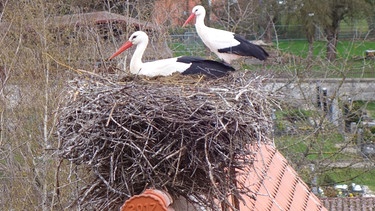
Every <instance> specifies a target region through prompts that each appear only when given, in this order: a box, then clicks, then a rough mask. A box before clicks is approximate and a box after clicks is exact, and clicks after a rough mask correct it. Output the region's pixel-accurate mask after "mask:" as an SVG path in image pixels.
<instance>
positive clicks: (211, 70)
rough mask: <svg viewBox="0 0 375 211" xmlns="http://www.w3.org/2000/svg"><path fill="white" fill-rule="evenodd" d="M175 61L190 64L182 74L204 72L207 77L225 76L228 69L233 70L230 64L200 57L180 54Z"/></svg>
mask: <svg viewBox="0 0 375 211" xmlns="http://www.w3.org/2000/svg"><path fill="white" fill-rule="evenodd" d="M177 62H182V63H186V64H191V66H190V67H189V68H188V69H186V70H185V71H184V72H183V73H182V74H183V75H189V74H204V75H207V76H209V77H213V78H218V77H222V76H225V75H226V74H227V73H228V72H230V71H235V69H234V68H233V67H232V66H230V65H228V64H226V63H223V62H217V61H213V60H208V59H203V58H200V57H190V56H182V57H179V58H178V59H177Z"/></svg>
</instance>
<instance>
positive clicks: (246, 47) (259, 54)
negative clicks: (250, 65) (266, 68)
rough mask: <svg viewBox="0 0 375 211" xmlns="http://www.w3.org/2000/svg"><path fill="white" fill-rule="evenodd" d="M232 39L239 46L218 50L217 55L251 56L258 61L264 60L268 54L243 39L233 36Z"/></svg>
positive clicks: (236, 35)
mask: <svg viewBox="0 0 375 211" xmlns="http://www.w3.org/2000/svg"><path fill="white" fill-rule="evenodd" d="M233 37H234V39H236V40H237V41H238V42H240V44H239V45H236V46H232V47H229V48H222V49H218V51H219V53H232V54H237V55H240V56H252V57H255V58H257V59H259V60H265V59H266V58H267V57H268V56H269V54H268V53H267V52H266V51H265V50H264V49H263V48H262V47H260V46H259V45H255V44H253V43H251V42H249V41H248V40H246V39H245V38H244V37H242V36H240V35H238V34H233Z"/></svg>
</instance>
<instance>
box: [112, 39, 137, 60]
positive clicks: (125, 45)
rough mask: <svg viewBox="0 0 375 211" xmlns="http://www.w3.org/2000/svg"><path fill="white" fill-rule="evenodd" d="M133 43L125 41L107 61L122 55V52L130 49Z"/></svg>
mask: <svg viewBox="0 0 375 211" xmlns="http://www.w3.org/2000/svg"><path fill="white" fill-rule="evenodd" d="M132 45H133V43H132V42H130V41H127V42H126V43H125V44H124V45H122V46H121V47H120V48H119V49H118V50H117V51H116V52H115V53H114V54H113V55H112V56H111V57H109V59H108V60H111V59H113V58H115V57H116V56H118V55H119V54H120V53H122V52H123V51H125V50H126V49H128V48H130V47H132Z"/></svg>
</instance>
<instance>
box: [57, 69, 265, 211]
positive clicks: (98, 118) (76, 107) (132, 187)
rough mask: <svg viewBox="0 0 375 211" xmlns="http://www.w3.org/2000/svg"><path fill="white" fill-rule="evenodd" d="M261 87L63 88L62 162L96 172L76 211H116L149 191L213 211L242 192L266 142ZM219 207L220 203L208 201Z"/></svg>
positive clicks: (162, 83) (196, 81)
mask: <svg viewBox="0 0 375 211" xmlns="http://www.w3.org/2000/svg"><path fill="white" fill-rule="evenodd" d="M262 82H263V79H262V78H257V77H251V76H247V75H246V74H244V73H236V74H232V75H230V76H228V77H224V78H221V79H216V80H208V79H204V78H203V79H202V78H201V77H197V76H180V75H174V76H172V77H161V78H153V79H145V78H141V77H135V78H130V80H129V78H128V79H126V80H124V79H123V80H116V81H114V80H110V79H104V78H101V77H96V76H90V77H87V76H86V77H80V78H77V79H75V80H73V81H71V82H70V83H69V87H68V91H69V93H70V94H69V95H67V96H68V98H69V99H68V100H67V103H66V104H65V105H64V106H63V107H62V108H61V109H60V118H59V122H58V127H57V129H58V137H59V140H60V142H61V148H60V150H59V155H60V156H61V157H62V158H63V159H68V160H69V161H71V162H72V163H74V164H75V165H80V166H83V167H84V168H86V169H87V170H89V171H90V172H91V173H92V177H91V181H89V183H87V184H86V185H85V186H84V187H82V188H81V192H80V194H79V197H78V198H79V199H78V200H77V201H76V203H77V204H78V206H80V207H81V208H86V209H92V208H94V209H98V210H101V209H110V210H111V209H118V208H119V207H120V206H121V205H122V204H123V203H124V202H125V200H127V199H128V198H129V197H131V196H132V195H135V194H139V193H141V192H142V191H143V190H144V189H146V188H159V189H163V190H167V191H168V192H169V193H170V194H171V195H172V196H176V197H177V196H183V197H185V198H186V199H187V200H189V201H191V202H192V203H198V204H200V205H204V206H207V207H211V208H213V209H214V210H217V208H218V206H229V207H233V205H231V203H230V202H229V201H228V195H234V196H236V197H237V198H238V199H239V200H241V195H242V196H243V194H249V195H251V194H253V193H250V192H248V190H246V187H245V186H244V185H241V181H239V180H237V179H236V173H237V172H239V171H244V170H245V171H246V169H247V168H251V166H252V162H253V160H252V153H253V152H252V151H251V147H249V146H251V145H255V144H259V142H267V141H269V133H270V131H272V130H271V127H272V123H271V119H270V117H271V115H270V110H271V109H270V108H271V101H270V97H269V96H268V94H267V92H266V91H264V90H263V86H262ZM218 201H220V204H219V205H218V204H215V203H214V202H218Z"/></svg>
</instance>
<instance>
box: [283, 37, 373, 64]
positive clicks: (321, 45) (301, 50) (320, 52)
mask: <svg viewBox="0 0 375 211" xmlns="http://www.w3.org/2000/svg"><path fill="white" fill-rule="evenodd" d="M278 48H279V49H280V50H281V51H283V52H288V53H290V54H294V55H299V56H301V57H303V58H305V57H307V54H308V48H309V45H308V42H307V41H306V40H293V41H279V43H278ZM366 50H375V41H350V40H343V41H339V42H338V44H337V53H338V54H337V55H338V58H339V59H358V58H363V57H364V56H365V51H366ZM313 55H314V56H315V57H320V58H325V55H326V42H324V41H316V42H314V51H313Z"/></svg>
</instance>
